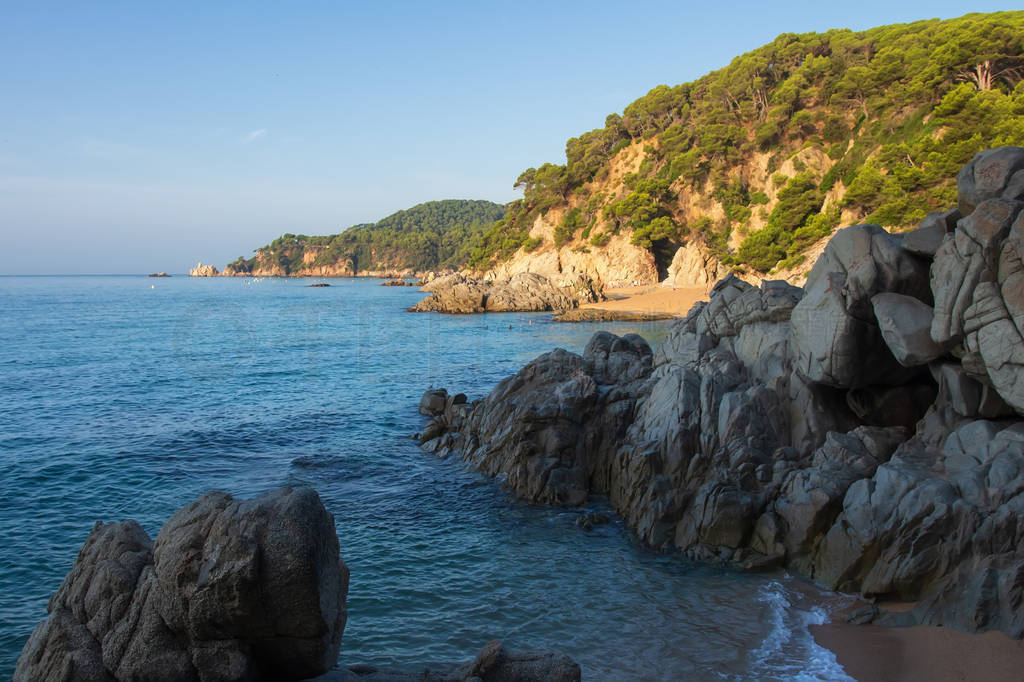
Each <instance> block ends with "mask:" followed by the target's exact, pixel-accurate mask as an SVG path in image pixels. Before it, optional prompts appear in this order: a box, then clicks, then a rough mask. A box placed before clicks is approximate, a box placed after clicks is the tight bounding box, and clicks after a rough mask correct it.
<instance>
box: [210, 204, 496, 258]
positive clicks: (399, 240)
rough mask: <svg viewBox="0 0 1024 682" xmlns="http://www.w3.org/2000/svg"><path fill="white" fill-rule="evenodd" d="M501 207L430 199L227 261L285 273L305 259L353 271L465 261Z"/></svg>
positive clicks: (283, 239) (285, 239) (278, 241)
mask: <svg viewBox="0 0 1024 682" xmlns="http://www.w3.org/2000/svg"><path fill="white" fill-rule="evenodd" d="M504 214H505V207H504V206H502V205H500V204H495V203H492V202H490V201H471V200H461V199H448V200H445V201H429V202H427V203H423V204H419V205H417V206H414V207H412V208H410V209H407V210H404V211H398V212H397V213H393V214H392V215H390V216H388V217H387V218H384V219H383V220H380V221H378V222H376V223H371V224H364V225H355V226H353V227H350V228H349V229H347V230H345V231H344V232H342V233H340V234H334V235H326V236H319V237H307V236H306V235H301V234H300V235H295V234H284V235H282V236H281V237H278V238H277V239H275V240H274V241H272V242H271V243H270V244H268V245H266V246H263V247H260V248H259V249H257V250H256V256H255V257H253V258H251V259H244V258H239V259H238V260H237V261H235V262H234V263H231V264H230V267H233V268H234V269H235V271H236V272H251V271H252V270H253V268H255V267H258V266H263V267H268V266H273V265H278V266H280V267H282V268H283V269H284V272H285V273H292V272H296V271H299V270H301V269H302V267H303V266H304V265H306V262H304V258H306V259H309V256H308V255H306V254H312V260H311V261H310V262H309V264H311V265H313V266H320V265H324V266H333V265H335V264H337V263H345V262H349V263H351V265H352V269H353V270H355V271H357V272H358V271H362V270H382V269H396V268H412V269H415V270H433V269H438V268H446V267H451V268H458V267H462V266H464V265H465V264H466V262H467V261H468V259H469V256H470V251H471V249H472V248H473V245H474V244H475V243H477V242H478V241H479V240H480V238H481V236H482V235H483V233H484V232H485V231H486V230H487V229H488V228H490V227H491V226H492V225H493V224H494V222H495V221H496V220H500V219H501V218H502V217H503V216H504Z"/></svg>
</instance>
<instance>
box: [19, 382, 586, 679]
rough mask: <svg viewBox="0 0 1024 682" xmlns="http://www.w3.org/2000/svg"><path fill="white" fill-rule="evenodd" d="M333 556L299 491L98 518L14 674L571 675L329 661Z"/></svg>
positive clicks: (565, 662)
mask: <svg viewBox="0 0 1024 682" xmlns="http://www.w3.org/2000/svg"><path fill="white" fill-rule="evenodd" d="M452 404H454V400H451V399H449V400H446V401H445V402H444V403H443V404H442V409H443V408H444V407H446V406H449V407H450V406H451V405H452ZM338 550H339V544H338V537H337V535H336V534H335V531H334V519H333V517H332V516H331V514H330V513H328V511H327V510H326V509H325V508H324V506H323V504H322V503H321V501H320V497H319V496H318V495H317V494H316V492H314V491H313V490H310V489H307V488H303V489H292V488H281V489H279V490H276V491H274V492H270V493H267V494H266V495H263V496H261V497H259V498H256V499H254V500H236V499H233V498H232V497H231V496H229V495H225V494H224V493H209V494H207V495H203V496H202V497H200V498H199V499H198V500H196V501H195V502H193V503H192V504H190V505H188V506H186V507H184V508H182V509H180V510H179V511H178V512H177V513H175V514H174V515H173V516H172V517H171V518H170V519H169V520H168V521H167V523H165V524H164V527H163V528H162V529H161V531H160V534H159V535H158V536H157V538H156V542H155V543H154V542H153V541H152V540H151V539H150V537H149V536H148V535H147V534H146V531H144V530H143V529H142V527H141V526H139V524H138V523H136V522H135V521H125V522H122V523H97V524H96V526H95V527H94V528H93V530H92V533H90V534H89V538H88V540H86V543H85V545H84V546H83V547H82V549H81V551H80V552H79V554H78V558H77V560H76V561H75V565H74V566H73V567H72V569H71V572H70V573H68V575H67V576H66V577H65V579H64V583H63V584H62V585H61V587H60V589H59V590H58V591H57V592H56V594H54V595H53V597H52V598H51V599H50V603H49V605H48V606H47V611H48V612H49V616H48V617H47V618H46V620H44V621H43V622H42V623H40V624H39V625H38V626H37V627H36V629H35V631H34V632H33V633H32V635H31V637H29V640H28V642H27V643H26V644H25V647H24V649H23V650H22V652H21V656H20V657H19V658H18V665H17V669H16V670H15V673H14V680H15V681H16V682H22V681H25V682H29V681H36V680H68V681H71V680H73V681H74V682H80V681H81V682H93V681H96V682H100V681H102V682H110V681H112V680H154V681H160V680H166V681H167V682H179V681H188V680H196V681H199V680H202V681H204V682H205V681H217V680H224V681H225V682H226V681H228V680H298V679H306V678H312V677H317V676H320V677H318V678H317V679H322V680H338V681H354V680H380V681H384V680H387V681H390V682H401V681H404V680H423V679H429V680H437V681H448V680H452V681H455V680H460V681H461V680H470V679H475V678H481V679H484V680H508V681H522V682H528V681H532V680H539V679H544V680H552V681H553V682H578V681H579V679H580V668H579V666H578V665H577V664H576V663H574V662H573V661H572V660H571V659H569V658H568V657H567V656H563V655H559V654H552V653H514V652H510V651H508V650H507V649H505V648H504V647H503V646H502V645H501V643H500V642H490V643H489V644H487V645H486V646H485V647H484V649H483V650H482V651H481V652H480V653H479V654H478V655H477V657H476V659H475V660H474V661H471V662H469V663H465V664H462V665H458V664H452V665H450V666H446V667H443V668H442V669H440V670H436V671H426V672H424V671H423V670H418V671H416V672H414V673H408V672H403V671H395V670H383V669H377V668H374V667H371V666H352V667H350V668H347V669H340V670H339V669H335V664H336V663H337V660H338V652H339V650H340V648H341V635H342V632H343V631H344V629H345V621H346V610H345V600H346V596H347V594H348V580H349V572H348V568H347V567H346V566H345V563H344V562H343V561H342V560H341V557H340V556H339V551H338Z"/></svg>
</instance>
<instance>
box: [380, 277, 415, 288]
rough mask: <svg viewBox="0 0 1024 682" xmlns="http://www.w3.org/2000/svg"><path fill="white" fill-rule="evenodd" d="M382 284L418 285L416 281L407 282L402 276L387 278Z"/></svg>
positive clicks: (390, 285) (388, 285) (392, 285)
mask: <svg viewBox="0 0 1024 682" xmlns="http://www.w3.org/2000/svg"><path fill="white" fill-rule="evenodd" d="M381 286H382V287H414V286H416V284H415V282H406V281H405V280H404V279H401V278H400V277H396V278H394V279H389V280H385V281H384V282H383V283H382V284H381Z"/></svg>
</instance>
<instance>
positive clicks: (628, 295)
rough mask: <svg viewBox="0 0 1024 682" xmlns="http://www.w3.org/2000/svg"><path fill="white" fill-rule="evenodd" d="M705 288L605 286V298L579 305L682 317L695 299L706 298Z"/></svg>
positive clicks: (588, 307) (708, 291) (707, 289)
mask: <svg viewBox="0 0 1024 682" xmlns="http://www.w3.org/2000/svg"><path fill="white" fill-rule="evenodd" d="M710 291H711V288H710V286H708V287H678V288H672V287H664V286H660V285H652V286H645V287H621V288H616V289H605V292H604V293H605V295H606V296H607V297H608V300H607V301H601V302H600V303H587V304H584V305H582V306H580V307H581V308H585V309H595V310H614V311H622V312H634V313H670V314H672V315H677V316H679V317H685V316H686V313H688V312H689V311H690V308H692V307H693V304H694V303H696V302H697V301H706V300H708V295H709V293H710Z"/></svg>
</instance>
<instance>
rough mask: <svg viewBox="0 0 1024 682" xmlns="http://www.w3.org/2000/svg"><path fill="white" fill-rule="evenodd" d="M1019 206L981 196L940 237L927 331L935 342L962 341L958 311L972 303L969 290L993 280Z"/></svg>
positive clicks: (1021, 205) (961, 318) (950, 344)
mask: <svg viewBox="0 0 1024 682" xmlns="http://www.w3.org/2000/svg"><path fill="white" fill-rule="evenodd" d="M1022 208H1024V203H1022V202H1019V201H1010V200H1006V199H1000V198H996V199H986V200H985V201H983V202H982V203H980V204H978V206H977V207H976V208H975V210H974V211H973V212H972V213H971V214H970V215H968V216H967V217H965V218H961V219H960V221H959V223H957V228H956V231H955V232H954V233H952V234H948V235H946V237H945V238H944V239H943V241H942V246H940V247H939V250H938V252H937V253H936V254H935V261H934V263H933V264H932V268H931V288H932V292H933V293H934V298H935V316H934V318H933V320H932V328H931V335H932V338H933V339H934V340H935V341H936V342H937V343H939V344H943V345H944V346H946V347H953V346H955V345H956V344H958V343H960V342H961V341H962V340H963V334H964V315H965V313H966V311H967V308H968V307H970V305H971V304H972V303H973V302H974V290H975V289H976V288H977V286H978V284H980V283H982V282H992V281H995V280H996V273H997V271H998V268H999V260H1000V254H1001V252H1002V250H1003V241H1004V240H1005V239H1006V237H1007V235H1009V233H1010V227H1011V225H1013V222H1014V219H1015V218H1016V217H1017V214H1018V213H1020V211H1021V209H1022Z"/></svg>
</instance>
